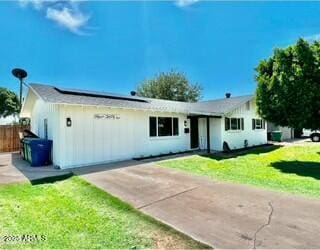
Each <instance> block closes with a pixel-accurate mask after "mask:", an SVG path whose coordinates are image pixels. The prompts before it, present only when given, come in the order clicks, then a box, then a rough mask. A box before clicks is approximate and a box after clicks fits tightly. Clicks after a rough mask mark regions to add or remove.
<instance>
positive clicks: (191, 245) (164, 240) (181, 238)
mask: <svg viewBox="0 0 320 250" xmlns="http://www.w3.org/2000/svg"><path fill="white" fill-rule="evenodd" d="M170 231H171V230H170ZM171 233H172V231H171ZM151 237H152V239H153V240H154V241H155V248H156V249H212V248H211V247H209V246H207V245H205V244H203V243H200V242H198V241H195V240H193V239H191V238H189V237H188V236H185V235H183V234H180V233H174V234H166V233H164V232H160V231H156V232H153V233H152V236H151Z"/></svg>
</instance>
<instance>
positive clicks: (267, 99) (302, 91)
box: [256, 39, 320, 129]
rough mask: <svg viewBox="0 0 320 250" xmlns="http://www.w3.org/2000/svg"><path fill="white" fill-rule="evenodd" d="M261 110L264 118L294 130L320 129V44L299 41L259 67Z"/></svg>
mask: <svg viewBox="0 0 320 250" xmlns="http://www.w3.org/2000/svg"><path fill="white" fill-rule="evenodd" d="M256 72H257V74H256V81H257V84H258V87H257V92H256V96H257V107H258V113H259V114H260V115H261V117H263V118H264V119H266V120H268V121H270V122H273V123H275V124H277V125H281V126H289V127H293V128H311V129H318V128H320V43H319V42H312V43H309V42H307V41H305V40H303V39H299V40H298V41H297V43H296V44H294V45H292V46H290V47H287V48H282V49H276V50H275V51H274V53H273V55H272V56H271V57H270V58H269V59H266V60H263V61H261V62H260V64H259V66H258V67H257V68H256Z"/></svg>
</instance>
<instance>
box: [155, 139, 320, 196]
mask: <svg viewBox="0 0 320 250" xmlns="http://www.w3.org/2000/svg"><path fill="white" fill-rule="evenodd" d="M224 157H226V156H214V155H213V156H211V157H210V158H209V157H205V156H192V157H190V158H185V159H180V160H179V159H177V160H168V161H163V162H161V163H159V165H160V166H163V167H169V168H174V169H178V170H182V171H186V172H189V173H192V174H197V175H202V176H207V177H209V178H212V179H217V180H223V181H232V182H235V183H244V184H250V185H255V186H260V187H264V188H270V189H274V190H279V191H285V192H290V193H296V194H302V195H306V196H312V197H319V198H320V145H319V144H310V145H301V146H290V147H282V148H276V147H273V148H270V147H266V148H258V149H252V150H249V151H248V152H246V154H243V155H239V156H234V157H231V158H224Z"/></svg>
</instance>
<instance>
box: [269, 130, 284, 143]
mask: <svg viewBox="0 0 320 250" xmlns="http://www.w3.org/2000/svg"><path fill="white" fill-rule="evenodd" d="M271 137H272V140H273V141H277V142H281V138H282V132H281V131H272V132H271Z"/></svg>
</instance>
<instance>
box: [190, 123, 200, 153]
mask: <svg viewBox="0 0 320 250" xmlns="http://www.w3.org/2000/svg"><path fill="white" fill-rule="evenodd" d="M190 144H191V145H190V148H192V149H193V148H198V147H199V130H198V118H196V117H193V118H190Z"/></svg>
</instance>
